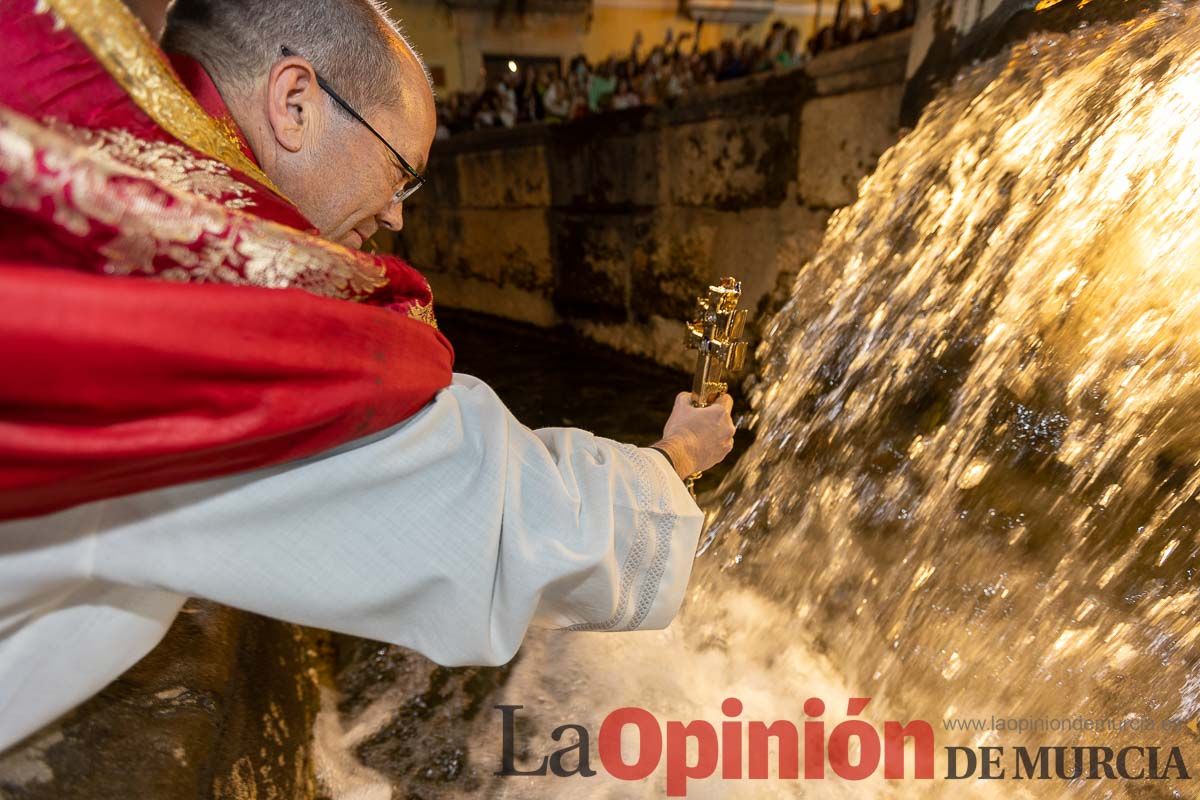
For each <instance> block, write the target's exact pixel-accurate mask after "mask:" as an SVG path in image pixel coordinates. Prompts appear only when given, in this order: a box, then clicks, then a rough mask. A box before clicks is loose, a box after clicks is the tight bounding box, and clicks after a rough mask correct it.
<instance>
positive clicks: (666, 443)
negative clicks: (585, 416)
mask: <svg viewBox="0 0 1200 800" xmlns="http://www.w3.org/2000/svg"><path fill="white" fill-rule="evenodd" d="M346 4H355V5H357V6H359V7H360V10H361V7H369V8H371V9H372V10H374V8H375V7H374V5H373V4H371V3H369V2H368V0H297V2H294V3H286V4H281V3H276V2H273V1H272V0H178V2H177V3H176V6H175V10H174V11H173V12H172V17H169V18H168V23H167V41H168V42H174V43H175V44H176V45H178V46H183V47H185V48H187V49H186V50H185V51H186V52H188V53H189V55H192V56H193V57H194V58H196V59H197V60H199V61H200V62H201V63H202V64H203V65H204V66H205V68H206V69H207V70H208V71H209V73H210V75H211V77H212V78H213V80H214V81H215V82H216V84H217V85H218V87H219V88H220V90H221V93H222V97H223V98H224V99H225V100H226V102H227V104H228V106H229V108H230V110H231V113H232V114H233V116H234V118H235V120H236V122H237V123H238V125H239V127H240V128H241V129H242V131H243V132H244V133H245V134H246V137H247V139H248V141H249V142H250V145H251V148H252V149H253V151H254V154H255V156H256V157H257V160H258V161H259V163H261V165H262V166H263V168H264V170H265V171H266V172H267V174H268V175H269V176H270V178H271V179H272V180H273V181H274V182H275V183H276V184H277V185H279V186H281V187H283V189H284V191H285V192H286V193H287V195H288V196H289V197H291V198H292V199H293V200H294V201H295V202H296V204H297V205H298V206H299V207H300V208H301V210H302V211H303V212H304V213H305V216H306V217H308V218H309V219H310V220H312V221H313V222H314V223H315V224H316V225H317V226H318V227H319V228H320V230H321V232H322V234H323V235H324V236H326V237H328V238H330V239H334V240H337V241H340V242H342V243H345V244H349V245H352V246H357V245H360V244H361V243H362V241H363V240H365V239H366V238H369V236H370V234H371V233H373V232H374V230H375V228H376V227H378V226H379V225H384V226H386V227H389V228H392V229H395V230H398V229H399V228H400V227H401V225H402V208H401V203H400V202H396V201H395V200H394V198H395V197H396V196H397V193H396V191H395V187H394V186H389V185H388V184H387V183H386V182H385V181H383V180H378V179H371V180H367V179H363V180H361V181H359V180H344V181H343V182H342V184H341V185H331V183H330V181H329V178H328V173H327V171H326V170H327V165H325V164H323V163H322V162H321V161H320V159H319V158H317V155H318V154H322V153H326V154H327V153H328V152H330V148H331V147H336V148H337V149H338V150H339V152H343V153H344V154H345V155H346V157H347V158H348V161H347V162H344V163H361V164H368V163H375V162H376V161H378V159H379V155H378V154H377V153H374V152H373V151H370V152H368V148H371V147H376V148H377V147H380V145H379V143H378V142H375V140H374V139H373V138H372V137H368V136H359V135H358V134H357V132H356V134H355V136H354V137H353V138H352V139H350V138H347V140H346V141H343V142H341V143H340V144H336V145H335V143H333V142H331V141H329V137H332V136H335V135H343V136H346V135H347V134H346V133H345V132H346V131H349V130H356V129H354V128H353V127H352V126H346V125H343V124H341V120H339V121H338V123H337V124H334V122H333V121H332V115H335V114H337V113H339V112H337V111H336V110H335V106H334V104H333V103H331V102H327V100H328V98H325V97H323V96H322V95H321V89H320V88H319V86H318V82H317V81H316V80H315V79H314V78H313V73H312V70H311V67H309V68H308V72H306V71H305V68H304V66H303V65H304V63H307V62H304V60H303V58H302V57H299V56H295V55H293V56H291V57H289V61H288V63H289V64H290V65H291V66H290V67H289V68H287V69H276V70H272V69H270V66H271V65H272V64H273V63H274V61H275V60H276V59H277V58H278V57H277V56H276V55H275V53H276V52H277V51H278V42H277V37H278V34H279V31H281V30H282V31H287V32H288V35H289V37H290V41H289V43H288V45H287V46H288V47H289V48H292V49H293V50H294V52H295V53H297V54H302V53H305V52H307V53H317V52H320V53H322V54H323V55H324V56H326V57H327V58H328V59H330V60H331V61H330V63H331V64H335V65H336V67H335V69H334V72H335V73H336V77H337V78H338V79H339V80H343V81H345V80H352V79H355V78H358V79H362V80H369V79H371V77H372V76H371V74H370V73H369V72H367V73H364V72H363V70H364V69H372V68H374V66H377V65H369V64H363V63H361V62H359V61H356V60H355V57H354V56H355V52H354V51H355V48H352V47H347V46H346V43H345V42H340V41H339V42H337V43H336V47H332V48H330V47H326V45H328V44H329V43H328V42H326V41H325V39H326V38H327V31H328V25H327V22H328V15H330V14H332V13H335V12H336V11H337V10H338V8H339V7H340V6H344V5H346ZM198 12H202V13H198ZM177 13H178V16H176V14H177ZM376 13H378V12H376ZM184 19H192V20H195V19H204V20H206V25H207V26H208V27H207V28H206V29H198V28H194V27H192V28H179V27H175V28H174V29H173V25H176V23H180V22H181V20H184ZM249 23H253V24H252V25H250V24H249ZM229 26H237V30H236V35H234V33H233V31H232V29H230V28H229ZM380 31H381V33H380V35H381V36H385V37H387V43H388V46H389V48H390V49H391V50H392V51H393V52H394V54H395V63H394V64H392V65H391V67H392V68H394V69H396V70H400V71H402V73H403V77H402V85H404V86H405V87H407V89H406V91H407V92H408V93H409V96H408V97H407V98H405V101H404V102H402V103H399V104H397V105H396V106H395V107H394V108H391V109H390V113H386V112H387V111H388V110H387V109H369V108H368V109H362V110H361V111H362V112H363V113H364V114H366V113H372V112H373V111H380V112H381V113H378V114H375V115H374V120H375V127H376V129H377V130H378V131H379V132H380V133H382V135H383V136H384V137H386V138H387V140H388V141H389V142H393V143H395V146H396V147H398V148H400V150H401V152H404V153H405V154H406V157H407V160H409V161H410V162H411V163H414V164H424V162H425V159H426V157H427V155H428V149H429V144H430V142H431V140H432V139H433V135H434V129H435V115H434V108H433V99H432V94H431V92H430V90H429V87H428V81H427V79H426V77H425V74H424V71H423V67H422V66H421V64H420V61H419V59H417V57H416V56H415V54H414V53H413V51H412V50H411V48H409V47H408V45H407V43H405V42H404V40H403V39H402V38H401V37H400V36H399V34H398V33H397V32H396V31H395V28H394V27H393V26H392V25H390V24H388V25H381V26H380ZM247 40H248V41H250V42H258V43H259V47H258V49H257V51H256V50H255V48H253V47H249V48H248V47H246V46H245V44H244V43H245V42H246V41H247ZM239 42H240V43H242V44H239ZM230 48H233V49H234V50H236V52H234V51H231V49H230ZM255 52H257V54H258V55H257V56H254V53H255ZM255 58H259V59H260V60H261V61H262V62H263V65H265V66H262V68H256V69H254V70H253V71H251V72H239V71H238V70H239V69H241V68H243V67H244V66H245V65H246V64H253V63H255ZM339 59H342V60H339ZM260 66H261V65H260ZM330 77H331V78H333V77H334V76H333V75H331V76H330ZM281 82H282V83H281ZM277 84H279V85H277ZM279 98H283V99H284V103H285V105H284V106H283V107H279V106H276V105H273V103H274V101H276V100H278V99H279ZM372 159H374V160H372ZM730 409H731V403H730V401H729V398H728V396H723V397H722V398H721V400H720V402H718V403H717V404H715V405H712V406H709V407H707V408H703V409H696V408H692V407H691V404H690V402H689V395H688V394H686V393H681V394H680V395H679V396H678V397H677V399H676V403H675V407H674V409H673V410H672V412H671V414H670V417H669V419H668V420H667V423H666V426H665V428H664V432H663V438H662V440H661V441H660V442H658V443H657V444H656V445H655V446H654V448H638V447H634V446H631V445H627V444H621V443H618V442H614V441H611V440H608V439H604V438H601V437H597V436H594V435H592V434H590V433H587V432H586V431H582V430H577V429H570V428H549V429H542V430H536V431H535V430H530V429H529V428H527V427H525V426H524V425H522V424H521V423H520V422H519V421H517V420H516V419H515V418H514V417H513V416H512V414H511V413H510V412H509V411H508V409H507V408H505V406H504V405H503V403H502V402H501V401H500V400H499V398H498V397H497V396H496V395H495V393H494V392H492V391H491V389H489V388H488V387H487V386H486V385H485V384H484V383H482V382H481V381H479V380H477V379H475V378H472V377H470V376H466V375H461V374H456V375H455V376H454V379H453V381H452V383H451V385H450V386H448V387H447V388H445V389H443V390H442V391H441V392H440V393H439V394H438V395H437V396H436V398H435V399H434V400H433V402H431V403H430V404H429V405H427V406H425V407H424V408H423V409H422V410H421V411H419V412H417V413H416V414H415V415H414V416H412V417H410V418H408V419H406V420H405V421H404V422H402V423H400V424H399V425H396V426H394V427H392V428H390V429H387V430H385V431H382V432H380V433H377V434H373V435H371V436H368V437H366V438H364V439H360V440H356V441H353V442H351V443H349V444H347V445H344V446H343V447H340V448H338V449H336V450H334V451H332V452H327V453H323V454H321V455H320V456H317V457H313V458H309V459H306V460H303V461H299V462H292V463H288V464H284V465H282V466H275V467H270V468H265V469H260V470H256V471H253V472H248V473H241V474H236V475H231V476H226V477H221V478H217V479H211V480H205V481H198V482H193V483H187V484H182V485H177V486H172V487H169V488H164V489H156V490H152V491H147V492H143V493H141V494H134V495H129V496H125V497H119V498H115V499H109V500H102V501H97V502H92V503H88V504H85V505H80V506H76V507H74V508H69V509H67V510H64V511H60V512H57V513H54V514H50V515H45V516H40V517H33V518H28V519H21V520H16V521H9V522H5V523H3V524H0V750H3V749H5V748H7V747H9V746H11V745H13V744H14V743H16V742H18V741H20V740H21V739H22V738H23V737H25V736H27V735H28V734H30V733H31V732H33V731H35V730H36V729H37V728H39V727H40V726H42V725H44V724H46V723H47V722H49V721H51V720H52V719H54V718H55V717H56V716H57V715H59V714H61V713H63V712H65V711H66V710H68V709H69V708H71V707H72V706H74V705H76V704H77V703H79V702H81V701H83V700H84V699H86V698H87V697H88V696H90V695H91V694H93V693H95V692H96V691H98V690H99V689H101V688H102V687H103V686H104V685H105V684H107V683H108V682H109V681H111V680H112V679H113V678H115V677H117V676H118V675H119V674H120V673H121V672H122V671H124V670H125V669H127V668H128V667H129V666H131V665H132V664H133V663H135V662H136V661H137V660H138V659H139V658H140V657H141V656H143V655H144V654H145V653H146V652H148V651H149V650H150V649H151V648H152V647H154V645H155V644H156V643H157V642H158V641H159V640H160V639H161V637H162V636H163V635H164V634H165V632H166V631H167V629H168V627H169V626H170V624H171V621H172V620H173V618H174V617H175V615H176V613H177V612H178V611H179V609H180V607H181V606H182V605H183V603H184V602H185V600H186V599H187V598H188V597H203V598H208V599H211V600H215V601H219V602H222V603H226V604H228V605H231V606H235V607H238V608H242V609H246V610H249V611H253V612H257V613H261V614H265V615H269V616H272V617H276V618H279V619H283V620H287V621H291V622H296V623H300V624H306V625H313V626H319V627H323V628H328V629H331V630H336V631H343V632H346V633H350V634H356V635H361V636H366V637H371V638H375V639H380V640H383V641H387V642H392V643H396V644H400V645H404V646H406V647H410V648H413V649H415V650H417V651H419V652H421V653H423V654H425V655H426V656H428V657H430V658H431V659H433V660H435V661H437V662H439V663H442V664H446V665H466V664H490V665H495V664H502V663H505V662H506V661H508V660H509V659H511V658H512V656H513V654H514V653H515V652H516V650H517V648H518V647H519V646H520V644H521V641H522V639H523V637H524V635H525V632H526V630H527V629H528V627H529V626H531V625H538V626H546V627H553V628H564V629H568V630H576V631H585V630H586V631H622V630H634V629H645V628H662V627H665V626H666V625H668V624H669V623H670V621H671V619H672V618H673V617H674V615H675V614H676V612H677V610H678V608H679V605H680V603H681V602H682V598H683V593H684V589H685V587H686V584H687V581H688V578H689V576H690V570H691V564H692V559H693V556H694V552H695V548H696V544H697V540H698V537H699V535H700V529H701V525H702V522H703V515H702V512H701V511H700V509H699V508H698V507H697V505H696V503H695V501H694V500H693V499H692V497H691V496H690V495H689V493H688V491H687V490H686V488H685V487H684V484H683V482H682V480H681V478H682V477H684V476H686V475H689V474H691V473H693V472H695V471H698V470H703V469H707V468H709V467H711V466H712V465H714V464H716V463H717V462H719V461H720V460H721V459H722V458H724V457H725V455H727V454H728V452H729V450H730V449H731V447H732V436H733V432H734V426H733V423H732V420H731V417H730Z"/></svg>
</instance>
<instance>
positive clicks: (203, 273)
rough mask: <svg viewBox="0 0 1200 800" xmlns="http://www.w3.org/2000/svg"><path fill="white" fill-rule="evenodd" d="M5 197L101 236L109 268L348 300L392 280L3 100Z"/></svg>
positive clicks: (340, 251)
mask: <svg viewBox="0 0 1200 800" xmlns="http://www.w3.org/2000/svg"><path fill="white" fill-rule="evenodd" d="M0 205H3V206H4V207H7V208H13V209H24V210H26V211H28V212H30V213H32V214H34V215H40V214H42V213H43V209H45V208H47V206H48V207H49V208H50V209H52V220H53V223H54V224H55V225H57V226H59V227H60V228H62V229H64V230H65V231H68V232H69V233H71V234H73V235H75V236H78V237H81V238H86V237H94V238H95V239H96V240H97V242H98V244H97V249H98V251H99V253H100V254H101V256H102V257H103V258H104V259H105V263H104V265H103V266H104V270H105V271H106V272H108V273H109V274H116V275H133V274H143V275H151V276H156V277H159V278H164V279H167V280H176V281H184V282H195V283H229V284H250V285H255V286H264V287H268V288H284V287H294V288H298V289H304V290H306V291H309V292H312V293H313V294H319V295H323V296H325V297H334V298H341V299H346V300H362V299H365V298H367V297H368V296H370V294H371V293H373V292H374V291H375V290H377V289H379V288H382V287H383V286H386V285H387V282H388V279H387V275H386V273H385V272H384V270H383V269H381V268H379V267H378V266H377V265H375V264H373V263H372V262H370V260H369V259H368V258H367V257H366V256H365V255H361V254H358V253H352V252H351V251H349V250H346V249H344V248H342V247H340V246H339V245H336V244H333V243H332V242H329V241H326V240H324V239H321V238H319V237H316V236H309V235H307V234H303V233H300V232H299V231H296V230H294V229H292V228H289V227H287V226H285V225H280V224H278V223H274V222H271V221H269V220H264V219H260V218H258V217H256V216H253V215H252V214H249V213H247V212H245V211H240V210H237V209H228V208H225V207H223V206H221V205H220V204H218V203H215V202H212V201H210V200H207V199H205V198H203V197H200V196H197V195H194V194H190V193H187V192H183V191H179V190H177V189H174V188H171V187H169V186H164V185H161V184H159V183H157V182H156V181H155V180H154V177H153V175H147V174H145V173H143V172H139V171H137V170H135V169H133V168H131V167H129V166H126V165H124V164H120V163H118V162H116V161H113V160H111V159H108V158H106V157H105V156H104V155H103V152H102V151H97V150H93V149H92V148H90V147H87V146H85V145H80V144H78V143H76V142H74V141H72V140H71V139H70V138H68V137H67V136H65V135H64V134H63V133H60V132H58V131H54V130H51V129H50V128H47V127H46V126H43V125H39V124H38V123H36V122H34V121H33V120H31V119H29V118H28V117H25V116H23V115H21V114H18V113H16V112H13V111H10V110H8V109H5V108H3V107H0ZM156 261H158V262H160V264H161V263H162V262H166V264H169V266H165V268H160V267H159V266H158V265H156V263H155V262H156ZM417 318H421V317H417ZM423 321H427V320H423Z"/></svg>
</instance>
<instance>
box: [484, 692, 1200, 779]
mask: <svg viewBox="0 0 1200 800" xmlns="http://www.w3.org/2000/svg"><path fill="white" fill-rule="evenodd" d="M870 702H871V698H869V697H851V698H849V700H848V701H847V703H846V714H847V716H848V717H856V716H858V715H860V714H862V712H863V711H864V710H865V709H866V707H867V704H868V703H870ZM495 708H496V709H497V710H498V711H499V712H500V715H501V724H502V727H503V740H502V747H503V752H502V756H501V759H502V763H501V768H500V770H499V771H497V772H496V773H495V774H496V775H499V776H503V777H516V776H538V777H550V776H553V777H558V778H572V777H579V778H591V777H594V776H595V775H596V774H597V770H595V769H594V768H593V767H592V750H591V741H592V734H591V732H590V731H589V730H588V728H587V727H586V726H584V725H580V724H577V723H564V724H562V725H558V726H557V727H555V728H554V729H553V730H552V731H550V738H551V739H552V740H553V741H554V742H556V743H558V744H564V742H568V743H566V744H565V746H561V747H558V748H556V749H553V750H552V752H549V753H548V754H546V755H544V756H542V758H541V760H540V762H538V763H537V764H536V765H535V766H529V765H526V766H524V767H521V766H518V765H517V763H516V752H515V751H516V738H517V725H518V719H517V712H518V711H520V710H521V709H523V708H524V706H519V705H498V706H495ZM721 713H722V714H724V716H725V719H724V720H722V721H721V722H720V723H719V725H714V724H713V723H711V722H708V721H706V720H692V721H691V722H686V723H685V722H680V721H677V720H668V721H666V722H665V723H660V721H659V719H658V718H657V717H655V716H654V714H652V713H651V712H650V711H647V710H646V709H644V708H639V707H636V706H625V707H623V708H618V709H615V710H614V711H611V712H609V713H608V715H606V716H605V717H604V720H603V721H602V722H601V724H600V730H599V737H598V741H597V748H596V752H597V754H598V756H599V761H600V767H601V768H602V769H603V770H604V771H605V772H607V773H608V774H609V775H611V776H612V777H613V778H616V779H618V780H623V781H641V780H644V779H646V778H648V777H649V776H650V775H652V774H653V773H654V772H655V770H657V769H658V768H659V766H660V765H661V764H662V763H663V761H664V754H665V767H666V783H667V785H666V789H667V796H668V797H686V796H687V789H688V781H691V780H703V779H707V778H711V777H713V776H714V775H717V776H718V777H719V778H720V779H722V780H744V779H749V780H764V779H767V778H769V777H771V775H770V771H771V766H772V765H771V756H770V754H771V750H772V743H773V744H774V746H775V751H776V753H777V758H776V761H775V764H774V767H775V777H777V778H778V779H780V780H798V779H800V778H803V779H804V780H825V779H827V778H828V779H839V778H840V779H842V780H847V781H859V780H863V779H865V778H869V777H871V776H873V775H875V774H876V773H877V772H878V771H879V768H880V766H881V765H882V767H883V777H884V778H886V779H888V780H904V779H912V780H933V778H934V771H935V770H934V750H935V745H934V735H933V726H932V725H930V724H929V723H928V722H926V721H925V720H912V721H909V722H906V723H901V722H897V721H891V720H889V721H885V722H884V723H883V728H882V731H880V730H877V729H876V728H875V726H873V725H872V724H871V723H869V722H867V721H866V720H863V719H853V718H851V719H846V720H843V721H842V722H839V723H838V724H837V725H835V726H833V728H832V729H831V730H830V731H829V735H828V737H827V736H826V734H825V722H824V721H823V720H822V719H820V717H821V716H822V715H823V714H824V713H825V702H824V701H823V700H821V699H819V698H816V697H810V698H809V699H808V700H806V701H805V703H804V713H805V715H806V716H807V717H808V718H809V719H807V720H805V721H804V722H803V723H802V724H801V726H800V727H799V728H798V727H797V725H796V724H795V723H794V722H792V721H790V720H776V721H774V722H770V723H767V722H762V721H759V720H741V719H738V717H739V716H740V715H741V713H742V702H741V701H740V700H738V699H737V698H736V697H729V698H726V699H725V702H723V703H722V704H721ZM521 722H525V720H521ZM718 728H719V732H718ZM627 729H631V730H632V731H635V732H636V733H637V739H638V745H637V749H636V753H635V754H634V755H633V757H632V758H631V759H630V760H626V758H625V755H624V754H623V753H622V749H621V737H622V736H623V735H624V734H625V732H626V730H627ZM801 729H802V730H801ZM572 735H573V738H574V742H573V743H569V742H570V737H571V736H572ZM852 743H857V747H854V746H852ZM910 743H911V748H910V752H911V759H908V758H906V748H908V745H909V744H910ZM944 750H945V752H946V759H945V770H944V771H943V772H942V775H943V777H944V778H946V779H948V780H962V779H967V778H976V779H978V780H1003V779H1010V780H1053V779H1059V780H1077V779H1085V780H1086V779H1091V780H1097V779H1110V780H1115V779H1120V780H1165V779H1170V778H1174V779H1178V780H1189V779H1190V777H1191V776H1190V775H1189V774H1188V771H1187V766H1186V764H1185V763H1184V760H1183V754H1182V752H1181V751H1180V749H1179V748H1178V747H1171V748H1160V747H1155V746H1137V747H1125V748H1121V749H1118V750H1116V751H1114V749H1113V748H1110V747H1094V746H1088V747H1075V746H1071V747H1036V748H1026V747H1013V748H1008V749H1006V748H1004V747H994V746H989V747H979V748H977V749H973V748H970V747H946V748H944ZM1164 751H1165V752H1164ZM852 753H853V754H854V756H853V760H852V756H851V754H852ZM743 754H745V756H746V758H745V759H743ZM1006 755H1008V756H1009V758H1010V759H1011V760H1010V761H1008V765H1007V766H1006V765H1005V757H1006ZM693 756H694V757H693ZM910 761H911V764H910V763H909V762H910ZM827 767H828V771H829V773H832V775H828V774H827V772H826V768H827Z"/></svg>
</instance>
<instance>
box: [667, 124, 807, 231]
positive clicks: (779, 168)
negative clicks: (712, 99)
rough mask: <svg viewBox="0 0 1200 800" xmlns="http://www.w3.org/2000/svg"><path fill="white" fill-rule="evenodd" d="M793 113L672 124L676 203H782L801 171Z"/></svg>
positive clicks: (670, 164)
mask: <svg viewBox="0 0 1200 800" xmlns="http://www.w3.org/2000/svg"><path fill="white" fill-rule="evenodd" d="M792 129H793V124H792V115H791V114H773V115H770V116H751V117H738V118H716V119H708V120H704V121H701V122H695V123H690V124H686V125H678V126H673V127H670V128H666V129H664V131H663V136H664V140H665V141H664V155H665V160H666V164H667V175H668V178H667V180H666V185H667V187H668V189H669V192H670V201H671V202H672V203H674V204H675V205H682V206H696V207H708V208H718V209H731V208H749V207H756V206H768V207H769V206H777V205H779V204H780V203H782V202H783V201H784V200H785V198H786V197H787V196H788V191H789V183H790V182H791V180H792V179H793V176H794V175H795V171H794V170H795V163H796V144H795V142H794V141H793V135H792Z"/></svg>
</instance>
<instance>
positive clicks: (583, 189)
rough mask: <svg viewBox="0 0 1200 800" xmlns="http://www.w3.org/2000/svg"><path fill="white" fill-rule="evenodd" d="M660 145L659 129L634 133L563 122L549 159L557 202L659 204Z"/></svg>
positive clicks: (612, 206)
mask: <svg viewBox="0 0 1200 800" xmlns="http://www.w3.org/2000/svg"><path fill="white" fill-rule="evenodd" d="M610 134H611V135H610ZM661 144H662V142H661V139H660V137H659V135H658V131H657V130H655V129H648V130H642V131H638V132H636V133H632V134H630V133H621V132H620V130H618V131H616V132H613V131H609V130H607V129H606V128H596V129H593V128H591V127H585V126H582V125H570V126H564V127H563V130H562V131H561V132H560V133H559V135H558V136H556V138H555V144H554V149H553V152H552V161H551V164H550V169H551V175H552V186H553V204H554V206H555V207H557V208H574V209H582V208H596V209H601V210H616V209H619V210H631V209H634V208H647V207H650V206H654V205H657V204H658V202H659V192H660V188H659V187H660V185H661V177H660V170H661V164H662V160H661V158H660V146H661Z"/></svg>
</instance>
